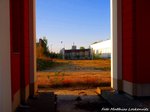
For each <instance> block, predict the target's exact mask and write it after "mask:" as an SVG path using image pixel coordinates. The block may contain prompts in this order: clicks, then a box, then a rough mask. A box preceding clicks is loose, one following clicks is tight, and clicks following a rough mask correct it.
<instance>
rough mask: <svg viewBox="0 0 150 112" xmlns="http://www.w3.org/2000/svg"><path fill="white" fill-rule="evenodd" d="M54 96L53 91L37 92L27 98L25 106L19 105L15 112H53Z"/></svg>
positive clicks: (54, 108) (54, 107) (54, 105)
mask: <svg viewBox="0 0 150 112" xmlns="http://www.w3.org/2000/svg"><path fill="white" fill-rule="evenodd" d="M55 111H56V96H55V95H54V93H52V92H51V93H39V94H38V95H37V97H35V98H31V99H29V100H28V102H27V105H26V106H20V107H18V108H17V110H16V112H55Z"/></svg>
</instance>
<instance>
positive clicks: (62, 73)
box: [37, 60, 111, 112]
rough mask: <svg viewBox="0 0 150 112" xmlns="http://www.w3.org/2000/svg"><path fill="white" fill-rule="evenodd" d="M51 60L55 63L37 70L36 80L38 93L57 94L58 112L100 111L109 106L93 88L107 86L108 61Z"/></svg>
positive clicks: (108, 84)
mask: <svg viewBox="0 0 150 112" xmlns="http://www.w3.org/2000/svg"><path fill="white" fill-rule="evenodd" d="M53 61H54V62H55V63H56V64H55V66H53V67H51V68H48V69H46V70H44V71H41V72H38V73H37V83H38V85H39V92H54V93H55V94H56V95H57V112H100V111H101V108H103V107H110V106H111V105H110V104H109V103H108V102H106V101H105V100H104V99H103V98H102V97H101V96H98V95H97V90H96V87H101V88H103V89H110V60H53ZM106 86H107V87H106Z"/></svg>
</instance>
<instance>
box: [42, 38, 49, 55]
mask: <svg viewBox="0 0 150 112" xmlns="http://www.w3.org/2000/svg"><path fill="white" fill-rule="evenodd" d="M43 41H44V45H43V49H44V51H43V53H44V55H45V56H49V47H48V40H47V38H46V37H45V36H44V37H43Z"/></svg>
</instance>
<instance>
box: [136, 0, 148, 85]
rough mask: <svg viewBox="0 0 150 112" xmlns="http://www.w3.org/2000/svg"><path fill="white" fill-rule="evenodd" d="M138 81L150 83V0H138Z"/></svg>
mask: <svg viewBox="0 0 150 112" xmlns="http://www.w3.org/2000/svg"><path fill="white" fill-rule="evenodd" d="M135 2H136V6H135V7H136V10H135V16H136V24H135V28H136V29H135V37H136V41H135V42H136V55H135V59H136V60H137V62H136V71H137V72H136V74H137V77H136V82H137V83H150V71H149V70H150V65H149V64H150V0H136V1H135Z"/></svg>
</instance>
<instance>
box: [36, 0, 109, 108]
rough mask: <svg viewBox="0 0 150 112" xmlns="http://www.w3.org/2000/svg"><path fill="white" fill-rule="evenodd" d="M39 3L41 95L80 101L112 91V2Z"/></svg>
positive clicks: (39, 79)
mask: <svg viewBox="0 0 150 112" xmlns="http://www.w3.org/2000/svg"><path fill="white" fill-rule="evenodd" d="M36 2H37V4H36V5H37V24H36V26H37V44H36V46H37V70H38V72H37V83H38V91H39V92H43V91H44V92H55V94H57V95H60V96H61V95H64V96H63V97H64V99H66V97H68V96H70V95H74V96H75V97H77V98H79V99H80V96H90V95H92V96H96V92H97V93H99V94H100V90H101V88H106V89H110V84H111V79H110V74H111V71H110V70H111V55H110V54H111V40H110V0H95V1H86V0H83V1H79V0H75V1H73V0H72V1H68V0H63V1H62V0H61V1H60V0H58V1H56V0H51V1H46V2H45V1H41V0H37V1H36ZM97 87H99V88H100V89H99V88H98V89H97V91H96V88H97ZM96 97H97V96H96ZM61 98H62V97H60V100H61V101H64V100H63V98H62V99H61ZM92 98H93V97H92ZM94 98H95V97H94ZM71 100H72V99H71ZM89 100H91V99H89ZM78 106H80V105H78Z"/></svg>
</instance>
